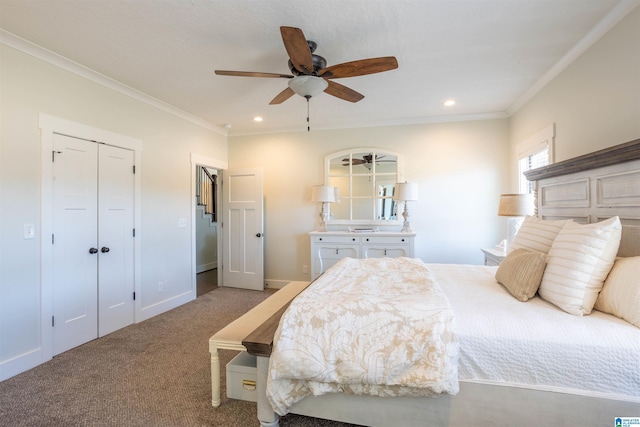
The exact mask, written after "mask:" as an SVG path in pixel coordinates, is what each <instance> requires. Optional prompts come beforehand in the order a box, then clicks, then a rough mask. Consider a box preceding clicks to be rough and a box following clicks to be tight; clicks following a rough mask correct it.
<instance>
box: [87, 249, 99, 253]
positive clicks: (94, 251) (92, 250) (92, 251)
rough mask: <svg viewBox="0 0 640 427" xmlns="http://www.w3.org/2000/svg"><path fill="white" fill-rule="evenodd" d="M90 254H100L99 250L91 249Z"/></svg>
mask: <svg viewBox="0 0 640 427" xmlns="http://www.w3.org/2000/svg"><path fill="white" fill-rule="evenodd" d="M89 253H90V254H97V253H98V248H89Z"/></svg>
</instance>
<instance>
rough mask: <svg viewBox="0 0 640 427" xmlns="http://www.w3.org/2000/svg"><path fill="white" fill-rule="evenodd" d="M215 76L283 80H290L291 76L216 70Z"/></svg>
mask: <svg viewBox="0 0 640 427" xmlns="http://www.w3.org/2000/svg"><path fill="white" fill-rule="evenodd" d="M216 74H217V75H219V76H235V77H271V78H283V79H290V78H292V77H293V76H292V75H290V74H278V73H260V72H256V71H227V70H216Z"/></svg>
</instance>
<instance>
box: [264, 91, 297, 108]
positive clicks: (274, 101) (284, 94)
mask: <svg viewBox="0 0 640 427" xmlns="http://www.w3.org/2000/svg"><path fill="white" fill-rule="evenodd" d="M295 94H296V93H295V92H294V91H293V89H291V88H290V87H287V88H286V89H285V90H283V91H282V92H280V93H279V94H277V95H276V97H275V98H273V99H272V100H271V102H270V103H269V105H275V104H282V103H283V102H284V101H286V100H287V99H289V98H291V97H292V96H293V95H295Z"/></svg>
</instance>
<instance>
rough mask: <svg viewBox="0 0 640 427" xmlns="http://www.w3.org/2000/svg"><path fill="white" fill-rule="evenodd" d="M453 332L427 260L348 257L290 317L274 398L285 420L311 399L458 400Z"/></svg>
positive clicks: (272, 377)
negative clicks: (327, 395)
mask: <svg viewBox="0 0 640 427" xmlns="http://www.w3.org/2000/svg"><path fill="white" fill-rule="evenodd" d="M374 272H375V273H376V274H372V273H374ZM318 308H320V310H318ZM454 328H455V325H454V317H453V312H452V310H451V307H450V305H449V302H448V301H447V298H446V296H445V295H444V294H443V292H442V291H441V289H440V287H439V286H438V285H437V284H436V283H435V282H434V281H433V280H432V278H431V275H430V274H429V273H428V271H427V270H426V266H425V264H423V263H422V261H420V260H418V259H410V258H377V259H363V260H355V259H351V258H344V259H342V260H341V261H340V262H339V263H338V264H336V265H335V266H333V267H332V268H331V269H329V270H328V271H327V272H326V273H325V274H324V275H323V276H322V277H320V278H319V279H318V280H317V281H316V282H314V283H312V284H311V285H310V286H309V287H308V288H307V289H306V290H305V291H304V292H302V293H301V294H300V295H299V296H298V297H297V298H296V299H295V300H294V301H293V302H292V303H291V305H290V306H289V308H288V309H287V311H286V312H285V314H284V315H283V317H282V319H281V321H280V325H279V327H278V330H277V331H276V335H275V337H274V347H273V351H272V353H271V357H270V363H269V377H268V381H267V397H268V399H269V401H270V403H271V405H272V407H273V409H274V410H275V411H276V412H277V413H278V414H280V415H284V414H286V413H287V412H288V408H289V407H290V406H291V405H292V404H294V403H295V402H297V401H299V400H301V399H302V398H304V397H305V396H307V395H310V394H315V395H319V394H324V393H329V392H338V391H340V392H346V393H350V394H371V395H378V396H434V395H438V394H442V393H448V394H455V393H457V392H458V378H457V377H458V375H457V363H458V354H459V348H458V342H457V339H456V336H455V333H454Z"/></svg>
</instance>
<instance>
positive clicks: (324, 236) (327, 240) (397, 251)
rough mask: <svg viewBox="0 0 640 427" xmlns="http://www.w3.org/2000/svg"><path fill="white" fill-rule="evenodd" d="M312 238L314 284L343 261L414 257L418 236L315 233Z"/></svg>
mask: <svg viewBox="0 0 640 427" xmlns="http://www.w3.org/2000/svg"><path fill="white" fill-rule="evenodd" d="M309 236H310V237H311V280H315V279H316V278H317V277H318V276H320V275H321V274H322V273H323V272H325V271H326V270H327V268H329V267H331V266H332V265H334V264H335V263H336V262H338V260H340V259H341V258H344V257H351V258H381V257H390V258H393V257H413V240H414V238H415V236H416V234H415V233H392V232H375V233H373V232H372V233H352V232H348V231H330V232H327V233H323V232H320V231H313V232H311V233H309Z"/></svg>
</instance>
